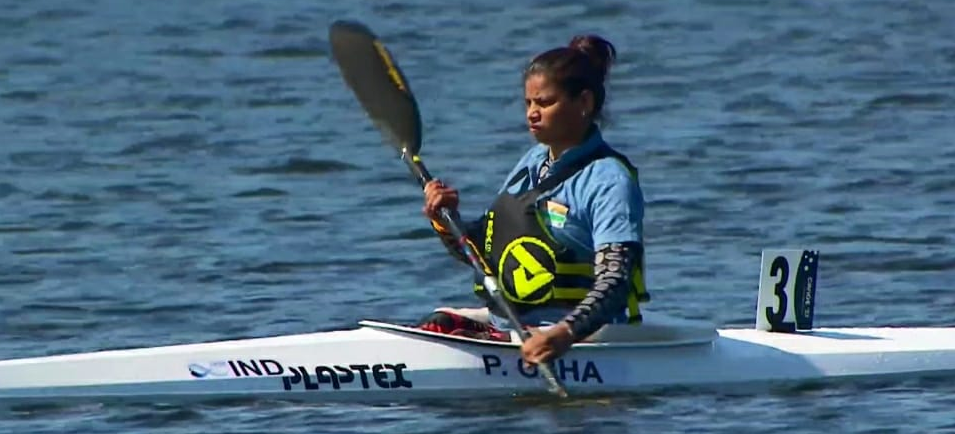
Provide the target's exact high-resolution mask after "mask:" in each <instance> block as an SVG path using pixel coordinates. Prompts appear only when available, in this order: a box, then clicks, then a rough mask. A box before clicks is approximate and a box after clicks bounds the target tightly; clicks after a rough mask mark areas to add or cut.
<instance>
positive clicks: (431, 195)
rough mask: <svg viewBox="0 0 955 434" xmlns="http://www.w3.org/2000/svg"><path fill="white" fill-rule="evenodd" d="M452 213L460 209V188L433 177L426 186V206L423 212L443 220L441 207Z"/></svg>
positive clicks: (432, 217) (432, 218)
mask: <svg viewBox="0 0 955 434" xmlns="http://www.w3.org/2000/svg"><path fill="white" fill-rule="evenodd" d="M442 207H443V208H447V209H448V211H451V213H452V214H453V213H455V212H457V209H458V190H456V189H454V188H452V187H449V186H447V185H445V184H444V183H443V182H441V180H438V179H433V180H431V181H429V182H428V183H427V184H425V186H424V208H423V209H422V212H424V215H425V216H427V217H428V218H429V219H431V220H438V221H440V220H441V208H442Z"/></svg>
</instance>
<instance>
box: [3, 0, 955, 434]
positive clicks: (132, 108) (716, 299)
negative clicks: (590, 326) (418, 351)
mask: <svg viewBox="0 0 955 434" xmlns="http://www.w3.org/2000/svg"><path fill="white" fill-rule="evenodd" d="M2 3H3V4H2V9H0V10H2V11H3V12H2V13H0V137H2V145H0V264H2V265H0V355H2V357H3V358H12V357H26V356H39V355H45V354H56V353H68V352H75V351H87V350H96V349H102V348H119V347H138V346H150V345H162V344H174V343H186V342H195V341H206V340H217V339H226V338H236V337H251V336H266V335H276V334H285V333H298V332H307V331H314V330H329V329H335V328H341V327H350V326H352V325H354V323H355V321H357V320H359V319H362V318H378V319H387V320H390V321H397V322H406V321H413V320H415V319H417V318H418V317H420V316H421V315H423V314H424V313H425V311H426V310H427V309H428V307H429V306H437V305H445V304H451V305H467V304H469V303H472V302H473V300H472V298H471V296H470V294H469V293H468V289H467V288H468V283H469V280H468V270H467V268H466V267H464V266H463V265H458V264H455V263H454V262H453V261H452V260H451V259H450V258H448V257H446V256H443V254H442V253H443V249H442V247H441V246H440V244H439V242H438V241H437V240H436V239H435V238H434V237H432V236H431V234H430V232H429V229H428V224H427V222H426V221H425V220H424V219H423V217H422V216H421V214H420V207H421V197H420V192H419V191H418V190H417V186H416V185H415V184H414V182H413V181H412V180H411V179H410V177H409V176H408V174H407V173H406V169H405V168H404V167H403V165H402V164H401V163H400V162H399V161H398V160H397V159H396V158H395V155H394V154H393V153H392V152H391V151H390V150H389V149H388V148H386V147H385V146H382V144H381V140H380V137H379V135H378V133H377V132H376V131H375V130H374V129H373V128H372V126H371V125H370V123H369V122H368V121H367V119H366V118H365V115H364V114H363V112H362V111H361V110H360V108H359V107H358V104H357V102H355V100H354V99H353V97H352V95H351V94H350V93H349V92H348V91H347V90H346V88H345V87H344V85H343V82H342V81H341V79H340V77H339V76H338V72H337V70H336V69H335V67H334V66H333V65H332V63H331V62H330V59H329V58H328V46H327V40H326V32H327V28H328V25H329V24H330V23H331V21H333V20H334V19H338V18H356V17H357V18H360V19H362V20H363V21H365V22H367V23H368V24H369V25H370V26H371V27H372V28H374V29H375V30H376V31H377V32H378V33H380V34H381V35H382V37H383V39H384V40H385V42H386V43H387V44H388V46H389V47H390V49H391V50H392V51H393V52H394V53H395V55H396V56H397V58H398V61H399V62H400V64H401V65H402V67H403V68H404V69H405V72H406V74H407V75H408V77H409V79H410V81H411V86H412V89H413V90H414V91H415V93H416V95H417V97H418V98H419V103H420V105H421V108H422V114H423V117H424V119H423V121H424V125H425V128H426V131H425V138H426V143H425V147H424V152H423V155H424V157H425V161H426V163H427V164H428V166H429V168H430V169H431V170H432V171H433V172H434V173H435V174H436V175H437V176H439V177H441V178H443V179H445V180H447V181H448V182H450V183H452V184H453V185H455V186H457V187H459V188H460V189H461V190H462V192H463V194H464V203H463V205H462V211H463V212H464V213H465V215H468V216H474V215H475V213H476V212H477V211H478V210H480V209H481V208H482V207H483V206H484V205H485V204H487V203H488V201H490V200H491V197H492V195H493V193H494V191H495V190H496V189H497V187H498V186H499V184H500V183H501V182H503V177H504V175H505V174H506V172H507V171H508V170H509V169H510V167H511V165H512V164H513V163H514V162H515V161H516V159H517V158H518V157H519V156H520V155H521V154H522V153H523V151H524V150H525V149H526V147H527V146H529V144H530V141H529V140H530V139H529V136H528V135H527V133H526V131H525V130H524V126H523V123H522V122H523V121H522V119H523V117H522V116H523V113H522V108H521V87H520V85H521V82H520V75H519V74H520V70H521V67H522V64H523V62H524V61H526V60H527V59H528V58H529V57H531V56H532V55H533V54H535V53H536V52H539V51H542V50H544V49H547V48H551V47H552V46H555V45H563V44H565V43H566V42H567V41H569V39H570V37H571V36H573V34H575V33H579V32H599V33H600V34H602V35H604V36H605V37H607V38H608V39H610V40H611V41H613V42H614V43H615V44H616V45H617V47H618V49H619V51H620V55H621V59H620V63H619V64H618V65H616V67H615V69H614V70H613V71H612V73H611V75H612V77H611V88H610V92H611V94H610V101H609V110H610V115H611V120H612V124H611V125H609V126H608V127H607V129H606V130H605V136H606V137H607V138H608V140H609V141H611V142H612V143H614V144H616V145H617V147H618V149H620V150H621V151H623V152H625V153H626V154H627V155H628V156H630V157H631V158H632V160H633V161H634V162H635V163H636V164H638V165H639V167H640V170H641V180H642V185H643V188H644V192H645V195H646V198H647V217H646V237H647V240H648V268H649V272H648V284H649V286H650V288H651V290H652V291H653V295H654V302H653V304H652V306H653V307H654V308H655V309H656V310H658V311H662V312H667V313H670V314H675V315H682V316H687V317H691V318H705V319H710V320H713V321H715V322H716V323H718V324H720V325H723V326H743V327H748V326H750V325H751V324H752V313H753V309H754V306H755V289H756V282H757V277H758V261H759V254H760V250H761V249H762V248H766V247H812V248H818V249H820V250H821V251H822V254H823V262H822V268H821V270H820V273H821V274H820V287H819V292H818V299H817V301H818V303H817V308H816V312H817V318H816V320H817V324H823V325H826V326H870V325H906V326H916V325H952V323H953V320H955V318H953V315H952V312H953V307H955V292H953V287H952V284H953V279H952V277H953V273H955V250H953V249H952V244H953V241H955V240H953V235H952V232H953V231H952V229H953V226H955V220H953V214H955V195H953V194H952V190H953V189H955V175H953V172H955V150H953V149H955V148H953V147H952V146H951V139H950V138H949V137H951V135H952V134H953V130H955V129H953V127H952V125H955V115H953V114H952V113H953V109H955V78H953V77H955V42H953V41H955V27H953V26H951V24H950V23H952V22H953V20H955V3H951V2H948V1H946V0H933V1H922V2H895V1H883V0H868V1H842V2H827V1H779V2H773V3H772V5H771V6H767V5H764V4H763V2H753V1H745V0H735V1H713V0H697V1H690V0H680V1H662V0H661V1H649V2H609V1H598V2H591V3H590V4H589V5H569V4H564V3H562V2H555V1H533V2H523V3H521V4H516V3H518V2H507V1H501V0H492V1H485V2H481V3H479V4H478V3H475V4H471V5H466V4H463V3H462V4H458V5H450V4H448V3H447V2H438V1H433V0H419V1H405V2H371V1H364V2H342V3H341V4H334V5H333V4H332V3H330V2H306V1H294V0H290V1H285V2H281V3H275V2H265V1H261V0H247V1H230V2H224V1H222V2H216V1H207V2H185V1H177V0H168V1H163V2H135V3H134V2H125V1H119V0H90V1H86V2H72V3H67V2H58V1H55V0H37V1H32V2H19V1H13V0H7V1H5V2H2ZM953 392H955V387H952V386H951V385H950V383H949V382H948V381H944V380H941V381H929V380H925V381H917V382H896V383H881V384H857V385H831V386H825V387H805V388H795V389H792V388H791V389H784V390H774V391H769V392H767V393H761V394H744V393H739V394H699V393H694V392H692V391H671V392H667V393H660V394H654V395H646V396H633V397H616V398H613V399H605V400H588V401H574V402H572V403H569V404H556V403H553V402H550V401H545V402H524V401H510V400H502V401H491V402H464V403H459V404H456V405H427V404H414V405H412V404H404V405H395V406H375V407H365V406H345V405H341V406H339V405H335V406H306V405H299V404H288V403H274V402H255V401H253V402H245V403H236V404H235V405H221V404H220V405H209V406H145V407H144V406H107V407H99V406H82V407H71V408H66V409H63V408H60V409H43V408H37V409H28V410H23V411H19V412H14V413H6V414H5V415H4V416H3V417H2V418H0V431H3V432H11V433H53V432H57V433H59V432H83V433H115V432H168V433H206V432H230V433H246V432H288V433H358V432H402V433H403V432H421V433H427V432H433V433H437V432H448V431H452V430H453V431H454V432H465V433H466V432H487V431H489V430H492V429H493V430H496V431H498V430H500V431H502V432H503V431H507V432H513V431H528V432H531V431H534V432H553V433H565V432H567V433H569V432H589V433H603V432H606V433H623V432H733V433H735V432H767V431H781V430H785V431H786V432H787V433H800V432H820V431H824V430H825V431H831V432H868V433H876V432H878V433H895V432H919V433H924V432H946V431H947V432H955V425H953V421H952V420H951V417H950V416H949V414H950V413H949V408H950V407H951V405H952V404H953V400H952V398H951V395H952V393H953Z"/></svg>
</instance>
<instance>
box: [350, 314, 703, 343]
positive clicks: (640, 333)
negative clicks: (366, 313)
mask: <svg viewBox="0 0 955 434" xmlns="http://www.w3.org/2000/svg"><path fill="white" fill-rule="evenodd" d="M358 324H359V325H361V326H362V327H367V328H371V329H375V330H380V331H387V332H394V333H400V334H403V335H409V334H410V335H415V336H420V337H429V338H437V339H441V340H448V341H458V342H467V343H471V344H481V345H494V346H507V347H515V346H518V345H519V344H518V343H517V340H516V339H513V340H512V341H511V342H500V341H491V340H485V339H476V338H472V337H467V336H459V335H449V334H444V333H437V332H432V331H428V330H422V329H419V328H414V327H409V326H403V325H398V324H392V323H387V322H380V321H372V320H363V321H359V322H358ZM717 336H718V333H717V331H716V327H715V326H713V325H712V324H710V323H707V322H704V321H693V320H684V319H679V318H673V317H668V316H664V315H647V314H644V320H643V322H642V323H641V324H637V325H631V324H607V325H605V326H604V327H602V328H601V329H600V330H598V331H597V332H596V333H594V334H593V335H591V336H589V337H588V338H587V339H585V340H584V341H583V342H580V343H578V344H575V346H582V347H621V346H625V347H668V346H677V345H703V344H710V343H712V342H713V341H714V340H715V339H716V337H717Z"/></svg>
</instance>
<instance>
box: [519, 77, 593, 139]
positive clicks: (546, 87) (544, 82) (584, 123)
mask: <svg viewBox="0 0 955 434" xmlns="http://www.w3.org/2000/svg"><path fill="white" fill-rule="evenodd" d="M524 106H525V107H526V109H527V126H528V128H529V129H530V132H531V134H532V135H533V136H534V139H536V140H537V141H538V142H540V143H543V144H545V145H549V146H554V145H557V146H562V147H566V146H573V145H576V144H578V143H579V142H580V141H581V140H582V139H583V135H584V134H585V133H586V131H587V129H588V128H589V127H590V114H591V110H592V107H593V96H592V94H591V92H589V91H586V90H585V91H583V92H581V94H580V95H578V96H577V97H576V98H571V97H570V96H568V95H567V93H566V92H564V91H563V90H562V89H560V88H559V87H557V86H556V85H553V84H552V83H551V82H550V80H549V79H548V78H547V77H546V76H545V75H543V74H534V75H531V76H529V77H527V80H526V81H524Z"/></svg>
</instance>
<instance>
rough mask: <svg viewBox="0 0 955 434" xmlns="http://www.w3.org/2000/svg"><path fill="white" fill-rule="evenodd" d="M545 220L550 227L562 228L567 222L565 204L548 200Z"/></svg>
mask: <svg viewBox="0 0 955 434" xmlns="http://www.w3.org/2000/svg"><path fill="white" fill-rule="evenodd" d="M547 220H548V221H549V222H550V225H551V226H552V227H555V228H563V227H564V224H565V223H567V206H565V205H562V204H559V203H557V202H554V201H551V200H548V201H547Z"/></svg>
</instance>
